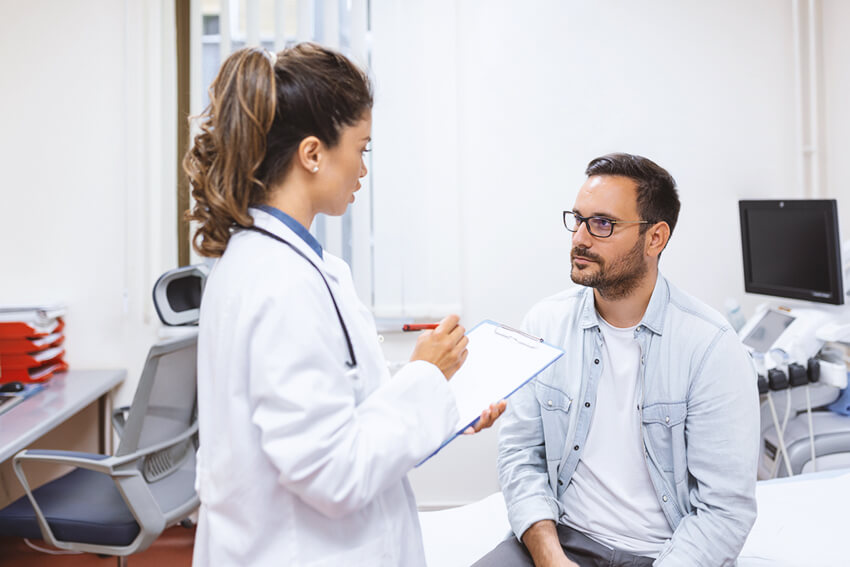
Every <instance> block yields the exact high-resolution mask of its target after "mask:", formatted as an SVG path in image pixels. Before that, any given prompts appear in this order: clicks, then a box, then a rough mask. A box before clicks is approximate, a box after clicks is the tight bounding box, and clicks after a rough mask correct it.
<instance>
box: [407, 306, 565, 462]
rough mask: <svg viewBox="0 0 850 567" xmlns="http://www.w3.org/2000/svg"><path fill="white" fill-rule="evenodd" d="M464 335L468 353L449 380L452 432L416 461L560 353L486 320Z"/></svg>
mask: <svg viewBox="0 0 850 567" xmlns="http://www.w3.org/2000/svg"><path fill="white" fill-rule="evenodd" d="M466 336H467V337H468V338H469V345H468V346H467V350H468V351H469V355H468V356H467V358H466V362H464V364H463V366H461V368H460V370H458V371H457V372H456V373H455V375H454V376H452V379H451V380H449V387H450V388H451V389H452V391H453V392H454V394H455V400H456V402H457V408H458V413H459V415H460V419H459V420H458V422H457V427H456V432H455V434H453V435H452V436H451V437H449V439H447V440H446V441H445V443H443V444H442V445H440V448H439V449H437V450H436V451H434V453H432V454H431V455H430V456H429V457H428V458H426V459H425V460H423V461H422V462H420V463H419V465H421V464H422V463H424V462H425V461H427V460H428V459H430V458H431V457H432V456H433V455H435V454H436V453H437V452H439V450H440V449H442V448H443V447H445V446H446V445H447V444H448V443H449V442H450V441H451V440H452V439H454V438H455V437H457V435H459V434H461V433H463V432H464V430H466V428H467V427H469V426H470V425H472V424H473V423H475V421H476V420H477V419H478V418H479V417H480V416H481V412H482V411H484V410H485V409H486V408H488V407H489V406H490V404H492V403H495V402H498V401H499V400H505V399H507V398H508V396H510V395H511V394H513V393H514V392H516V391H517V390H518V389H519V388H521V387H522V386H523V385H524V384H525V383H526V382H528V381H529V380H531V379H532V378H534V377H535V376H536V375H537V374H539V373H540V372H541V371H543V370H544V369H545V368H546V367H547V366H549V365H550V364H552V363H553V362H555V361H556V360H558V359H559V358H561V356H563V354H564V351H563V350H562V349H560V348H558V347H554V346H552V345H550V344H548V343H546V342H544V341H543V339H540V338H538V337H533V336H531V335H528V334H526V333H523V332H522V331H519V330H517V329H512V328H511V327H508V326H506V325H502V324H500V323H496V322H494V321H489V320H484V321H482V322H481V323H479V324H478V325H476V326H475V327H473V328H472V329H471V330H470V331H468V332H467V333H466ZM419 465H417V466H419Z"/></svg>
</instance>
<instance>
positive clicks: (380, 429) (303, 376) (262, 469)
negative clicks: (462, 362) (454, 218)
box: [194, 209, 458, 567]
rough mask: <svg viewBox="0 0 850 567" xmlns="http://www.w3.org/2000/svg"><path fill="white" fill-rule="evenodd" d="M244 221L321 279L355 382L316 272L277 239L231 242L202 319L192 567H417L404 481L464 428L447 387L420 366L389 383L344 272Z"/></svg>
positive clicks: (420, 559) (266, 220)
mask: <svg viewBox="0 0 850 567" xmlns="http://www.w3.org/2000/svg"><path fill="white" fill-rule="evenodd" d="M250 212H251V215H252V216H253V217H254V219H255V222H256V225H257V226H258V227H261V228H265V229H266V230H269V231H271V232H273V233H275V234H277V235H279V236H281V237H283V238H284V239H286V240H288V241H289V242H291V243H292V244H294V245H295V246H296V247H298V249H299V250H301V251H302V252H304V253H305V254H306V255H307V256H308V257H309V258H310V259H312V260H313V261H314V262H315V263H316V264H317V265H318V266H319V268H320V269H322V271H323V272H324V274H325V276H326V277H327V278H328V281H329V283H330V286H331V289H332V290H333V292H334V295H335V297H336V301H337V304H338V305H339V308H340V311H341V313H342V317H343V319H344V321H345V323H346V325H347V327H348V332H349V334H350V335H351V340H352V342H353V345H354V351H355V353H356V356H357V362H358V369H357V372H356V374H355V375H353V376H352V375H350V374H349V375H347V374H346V371H347V367H346V366H345V362H346V361H347V360H348V349H347V346H346V342H345V338H344V335H343V332H342V329H341V327H340V324H339V320H338V318H337V315H336V312H335V310H334V308H333V303H332V302H331V298H330V295H329V294H328V290H327V288H326V287H325V285H324V283H323V282H322V279H321V277H320V276H319V273H318V272H317V271H316V270H315V269H314V268H313V267H312V266H310V264H309V263H307V261H306V260H304V259H303V258H301V257H300V256H298V255H297V254H296V253H295V252H294V251H292V250H291V249H290V248H289V247H288V246H286V245H285V244H283V243H281V242H278V241H276V240H273V239H272V238H270V237H268V236H265V235H261V234H258V233H255V232H241V233H238V234H236V235H234V236H233V237H232V238H231V240H230V243H229V245H228V247H227V251H226V252H225V254H224V255H223V257H222V258H221V259H220V260H219V261H218V263H217V264H216V266H215V267H214V268H213V270H212V273H211V274H210V277H209V279H208V280H207V284H206V288H205V290H204V297H203V303H202V306H201V319H200V334H199V339H198V409H199V419H200V439H201V444H200V449H199V452H198V477H197V485H198V492H199V495H200V498H201V509H200V517H199V523H198V530H197V534H196V539H195V554H194V565H195V566H205V565H240V566H260V565H281V566H302V565H304V566H316V567H318V566H325V565H328V566H330V565H334V566H339V565H345V566H355V565H369V566H390V565H392V566H401V565H403V566H405V567H407V566H419V565H424V564H425V560H424V552H423V548H422V539H421V534H420V529H419V520H418V516H417V511H416V504H415V501H414V498H413V493H412V491H411V489H410V485H409V483H408V481H407V478H406V474H407V472H408V471H409V470H411V469H412V468H413V466H414V465H415V464H416V463H417V462H419V461H420V460H421V459H423V458H424V457H426V456H428V455H429V454H430V453H431V452H432V451H434V450H435V449H436V448H437V447H438V446H439V445H440V443H441V442H443V441H444V440H445V439H447V438H448V436H449V435H450V434H451V433H452V430H453V429H454V426H455V424H456V423H457V420H458V414H457V408H456V405H455V401H454V397H453V395H452V393H451V391H450V390H449V387H448V383H447V381H446V379H445V377H444V376H443V374H442V372H440V370H439V369H438V368H437V367H436V366H434V365H432V364H430V363H428V362H423V361H417V362H414V363H410V364H407V365H406V366H405V367H404V368H402V369H401V370H400V371H399V372H398V373H397V374H396V375H395V376H394V377H393V378H392V379H390V375H389V372H388V370H387V367H386V363H385V361H384V358H383V355H382V353H381V349H380V346H379V344H378V342H377V332H376V329H375V323H374V319H373V318H372V315H371V313H370V312H369V310H368V309H367V308H366V307H365V306H364V305H363V304H362V303H361V302H360V301H359V300H358V299H357V297H356V294H355V290H354V284H353V281H352V279H351V273H350V270H349V268H348V266H347V265H346V264H345V262H343V261H342V260H340V259H339V258H335V257H333V256H332V255H330V254H328V253H327V252H325V253H324V260H322V259H321V258H319V256H318V255H317V254H316V253H315V252H314V251H313V250H312V249H311V248H310V247H309V246H308V245H307V244H306V243H305V242H304V241H303V240H302V239H301V238H300V237H298V236H297V235H296V234H295V233H294V232H292V231H291V230H290V229H289V228H288V227H287V226H286V225H284V224H283V223H282V222H280V220H278V219H276V218H274V217H272V216H271V215H269V214H267V213H265V212H263V211H259V210H256V209H251V210H250Z"/></svg>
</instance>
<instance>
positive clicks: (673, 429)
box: [643, 402, 688, 480]
mask: <svg viewBox="0 0 850 567" xmlns="http://www.w3.org/2000/svg"><path fill="white" fill-rule="evenodd" d="M687 415H688V407H687V402H671V403H657V404H650V405H648V406H644V408H643V426H644V427H645V428H646V432H647V437H648V439H649V443H650V445H651V447H650V450H651V454H652V455H653V456H654V458H655V461H656V463H657V464H658V466H659V467H661V470H663V471H664V472H667V473H671V472H673V471H674V470H676V471H677V472H679V474H680V476H681V475H683V474H684V473H685V472H686V471H687V459H686V458H685V417H687ZM676 463H679V466H678V467H676ZM676 480H678V479H676Z"/></svg>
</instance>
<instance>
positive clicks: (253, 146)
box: [183, 43, 372, 257]
mask: <svg viewBox="0 0 850 567" xmlns="http://www.w3.org/2000/svg"><path fill="white" fill-rule="evenodd" d="M209 97H210V104H209V106H208V107H207V108H206V109H205V110H204V112H203V113H202V114H201V115H200V116H199V117H196V118H198V119H200V130H201V132H200V133H199V134H198V135H197V136H195V141H194V144H193V146H192V147H191V148H190V149H189V151H188V152H186V155H185V156H184V158H183V169H184V171H185V172H186V174H187V175H188V176H189V182H190V184H191V187H192V197H194V199H195V205H194V207H193V208H192V209H190V210H188V211H186V213H185V215H184V217H185V218H186V219H187V220H192V221H197V222H198V223H200V225H199V227H198V230H197V231H196V232H195V234H194V235H193V237H192V246H193V247H194V248H195V250H196V251H197V252H198V254H201V255H202V256H212V257H219V256H221V255H222V254H223V253H224V250H225V249H226V248H227V242H228V241H229V240H230V235H231V233H232V231H233V229H234V228H235V227H238V226H243V227H248V226H251V225H253V222H254V221H253V219H252V218H251V216H250V215H249V214H248V207H249V206H251V205H257V204H260V203H263V202H265V201H266V200H267V198H268V191H269V188H270V187H274V186H276V185H277V184H279V183H280V182H281V181H283V179H284V177H285V176H286V174H287V172H288V171H289V168H290V165H291V163H292V160H293V157H294V156H295V153H296V151H297V150H298V146H299V144H300V143H301V141H302V140H303V139H304V138H306V137H308V136H316V137H317V138H318V139H319V140H321V142H322V143H323V144H325V145H326V146H327V147H329V148H332V147H334V146H335V145H336V144H337V143H338V142H339V138H340V133H341V131H342V129H343V128H344V127H346V126H352V125H354V124H356V123H357V122H358V121H359V120H361V119H362V118H363V115H364V113H365V112H366V111H367V110H369V109H371V108H372V86H371V83H370V81H369V78H368V76H367V75H366V74H365V73H364V72H363V71H362V70H361V69H360V68H358V67H357V66H356V65H355V64H354V63H352V62H351V61H350V60H349V59H347V58H346V57H345V56H344V55H342V54H340V53H337V52H335V51H332V50H330V49H327V48H324V47H321V46H319V45H316V44H313V43H301V44H298V45H296V46H294V47H291V48H288V49H284V50H283V51H281V52H280V53H278V54H277V56H276V58H275V57H274V56H272V55H271V54H270V53H268V52H267V51H265V50H263V49H261V48H244V49H240V50H238V51H236V52H234V53H233V54H232V55H230V56H229V57H228V58H227V59H226V60H225V61H224V63H222V65H221V69H219V72H218V75H217V76H216V78H215V80H214V81H213V82H212V85H211V86H210V89H209Z"/></svg>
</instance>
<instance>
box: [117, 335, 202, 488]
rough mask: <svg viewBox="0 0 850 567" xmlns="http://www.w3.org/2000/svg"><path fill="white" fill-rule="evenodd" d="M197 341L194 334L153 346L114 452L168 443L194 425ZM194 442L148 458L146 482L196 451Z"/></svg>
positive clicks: (136, 450)
mask: <svg viewBox="0 0 850 567" xmlns="http://www.w3.org/2000/svg"><path fill="white" fill-rule="evenodd" d="M197 341H198V338H197V334H192V335H190V336H186V337H181V338H177V339H172V340H168V341H165V342H162V343H160V344H157V345H154V346H153V347H151V349H150V352H149V353H148V358H147V361H146V362H145V366H144V369H143V370H142V376H141V378H140V379H139V385H138V387H137V388H136V395H135V396H134V398H133V403H132V405H131V406H130V410H129V413H128V415H127V419H126V421H125V424H124V427H123V431H122V433H121V442H120V444H119V446H118V451H117V452H116V453H115V454H116V456H124V455H130V454H133V453H136V452H138V451H143V450H145V449H149V448H150V447H153V446H155V445H158V444H161V443H166V442H168V441H169V440H171V439H174V438H175V437H177V436H179V435H180V434H182V433H184V432H186V431H187V430H189V429H190V428H191V427H192V426H193V425H194V424H195V422H196V420H197V408H196V390H197V388H196V383H197V380H196V374H197V369H196V360H197ZM194 445H195V443H194V441H193V440H191V439H190V440H189V441H188V442H186V443H182V444H181V445H180V446H178V447H172V448H169V449H167V450H164V451H162V452H158V453H154V454H153V455H150V456H148V457H147V458H146V460H145V470H144V472H145V478H146V479H147V480H148V481H149V482H150V481H154V480H156V479H157V478H158V477H159V476H162V475H166V474H168V473H169V472H170V471H171V470H172V469H173V468H174V467H176V466H178V465H179V464H180V463H181V462H182V460H183V459H184V458H185V457H186V453H188V452H192V453H194V450H195V446H194Z"/></svg>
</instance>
